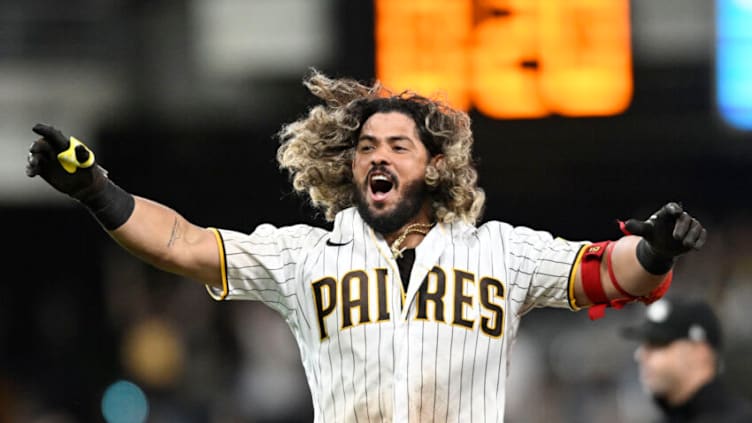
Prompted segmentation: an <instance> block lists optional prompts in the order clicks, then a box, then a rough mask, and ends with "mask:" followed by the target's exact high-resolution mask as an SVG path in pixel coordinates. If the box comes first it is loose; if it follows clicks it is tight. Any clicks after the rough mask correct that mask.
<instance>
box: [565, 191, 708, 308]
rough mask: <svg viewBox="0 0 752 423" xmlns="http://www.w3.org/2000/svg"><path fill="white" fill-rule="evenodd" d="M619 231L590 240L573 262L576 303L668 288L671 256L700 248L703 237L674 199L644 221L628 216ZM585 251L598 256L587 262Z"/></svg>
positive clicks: (645, 295) (647, 298) (650, 294)
mask: <svg viewBox="0 0 752 423" xmlns="http://www.w3.org/2000/svg"><path fill="white" fill-rule="evenodd" d="M623 230H624V231H625V232H626V233H628V234H629V235H626V236H624V237H622V238H620V239H619V240H617V241H614V242H612V243H601V244H595V246H594V247H591V249H586V251H585V254H584V256H583V259H582V260H580V261H579V262H578V266H579V268H578V269H577V274H576V276H575V287H574V294H575V301H576V302H577V305H578V306H588V305H592V304H609V303H610V304H611V305H618V304H620V303H621V304H623V303H624V302H628V301H634V300H640V301H643V302H646V303H649V302H651V301H654V300H655V299H657V298H658V297H660V296H661V295H663V293H665V289H667V288H668V283H669V282H670V274H669V272H670V271H671V269H672V268H673V265H674V263H675V262H676V260H677V258H678V257H679V256H680V255H683V254H685V253H687V252H689V251H692V250H698V249H700V247H702V245H703V244H704V243H705V240H706V238H707V231H706V229H705V228H704V227H703V226H702V225H701V224H700V222H699V221H698V220H697V219H695V218H693V217H692V216H690V215H689V214H688V213H687V212H685V211H684V210H683V208H682V207H681V206H680V205H679V204H677V203H668V204H666V205H665V206H663V207H662V208H661V209H660V210H658V211H657V212H656V213H655V214H653V215H652V216H650V218H649V219H647V220H645V221H640V220H637V219H630V220H628V221H627V222H625V223H623ZM593 249H595V250H598V249H602V250H598V251H592V250H593ZM588 254H590V257H595V256H597V255H598V254H600V255H599V256H598V257H599V258H598V259H597V261H596V262H591V263H590V265H588V264H587V263H588V262H587V260H588V257H589V256H588ZM593 263H595V265H597V268H594V267H592V266H593V265H594V264H593ZM589 266H591V267H590V269H591V271H588V267H589ZM592 269H597V275H596V274H595V273H594V272H595V270H592ZM598 278H600V280H598ZM599 286H600V287H601V289H602V291H599V290H598V287H599ZM591 316H593V314H591Z"/></svg>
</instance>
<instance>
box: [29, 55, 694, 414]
mask: <svg viewBox="0 0 752 423" xmlns="http://www.w3.org/2000/svg"><path fill="white" fill-rule="evenodd" d="M304 84H305V85H306V87H307V88H308V89H309V90H310V91H311V92H312V93H313V94H314V95H316V96H317V97H318V98H320V99H321V100H322V104H319V105H316V106H314V107H312V108H311V109H310V110H309V111H308V113H307V115H306V116H304V117H302V118H300V119H299V120H297V121H294V122H291V123H289V124H287V125H285V126H283V128H282V130H281V131H280V133H279V139H280V147H279V150H278V153H277V159H278V162H279V165H280V167H281V168H282V169H285V170H287V171H288V172H289V173H290V176H291V180H292V184H293V186H294V188H295V189H296V190H297V191H298V192H300V193H302V194H305V195H307V197H308V198H309V199H310V201H311V203H312V204H313V205H314V206H316V207H317V208H319V209H320V210H321V211H322V212H323V213H324V215H325V216H326V218H327V219H328V220H330V221H332V222H333V226H332V229H331V230H326V229H323V228H318V227H313V226H308V225H293V226H287V227H279V228H277V227H274V226H271V225H269V224H262V225H260V226H258V227H256V228H255V230H253V231H252V232H251V233H249V234H247V233H240V232H236V231H231V230H224V229H217V228H203V227H199V226H196V225H194V224H192V223H190V222H189V221H188V220H186V219H185V218H184V217H183V216H181V215H180V214H178V213H177V212H176V211H174V210H172V209H170V208H168V207H166V206H164V205H161V204H159V203H157V202H154V201H151V200H148V199H146V198H142V197H140V196H137V195H133V194H130V193H129V192H127V191H126V190H124V189H122V188H121V187H119V186H118V185H116V184H115V183H114V182H113V181H112V180H111V179H110V178H109V177H108V175H107V172H106V171H105V170H104V169H103V168H102V167H100V166H99V164H98V163H97V161H96V159H95V156H94V153H93V152H92V151H91V150H89V149H88V148H87V147H86V145H85V144H83V143H82V142H81V141H79V140H77V139H75V138H74V137H68V136H64V135H63V134H62V133H61V132H60V131H59V130H57V129H55V128H53V127H50V126H47V125H41V124H39V125H37V126H35V127H34V128H33V130H34V132H36V133H37V134H38V135H40V136H41V138H39V139H38V140H37V141H35V142H34V143H33V144H32V146H31V148H30V152H29V157H28V165H27V174H28V175H29V176H35V175H39V176H41V177H42V178H43V179H44V180H45V181H47V182H48V183H49V184H50V185H52V186H53V187H55V188H56V189H57V190H59V191H61V192H63V193H65V194H68V195H69V196H71V197H73V198H75V199H77V200H78V201H79V202H80V203H81V204H83V205H84V206H86V208H88V209H89V210H90V211H91V213H92V214H93V215H94V217H95V218H96V219H97V220H98V221H99V222H100V224H101V225H102V226H103V227H104V229H105V230H107V231H108V233H109V234H110V236H111V237H112V238H114V240H115V241H117V242H118V243H119V244H120V245H121V246H123V247H124V248H125V249H127V250H128V251H130V252H131V253H133V254H134V255H136V256H137V257H139V258H141V259H143V260H145V261H147V262H148V263H151V264H152V265H154V266H156V267H158V268H160V269H163V270H165V271H169V272H174V273H176V274H180V275H183V276H186V277H188V278H191V279H194V280H196V281H200V282H202V283H204V284H206V287H207V289H208V291H209V294H210V295H211V296H212V297H213V298H215V299H217V300H229V299H234V300H255V301H261V302H263V303H265V304H266V305H268V306H269V307H271V308H272V309H274V310H276V311H277V312H278V313H279V314H280V315H281V316H282V318H284V319H285V321H286V322H287V323H288V325H289V326H290V329H291V330H292V332H293V334H294V337H295V339H296V341H297V345H298V347H299V349H300V356H301V359H302V362H303V366H304V368H305V372H306V376H307V379H308V384H309V388H310V392H311V395H312V403H313V407H314V414H315V421H316V422H392V421H393V422H448V421H452V422H500V421H503V418H504V397H505V380H506V378H507V369H508V365H509V363H508V361H509V357H510V352H511V348H512V345H513V342H514V339H515V336H516V333H517V329H518V328H519V324H520V319H521V318H522V316H523V315H524V314H525V313H527V312H528V311H530V310H532V309H533V308H536V307H560V308H569V309H571V310H579V309H581V308H584V307H590V308H591V311H593V313H592V317H593V318H596V317H598V316H599V315H602V314H603V310H604V309H605V308H606V307H614V308H620V307H621V306H623V305H624V304H626V303H628V302H633V301H642V302H645V303H650V302H652V301H654V300H655V299H657V298H658V297H660V296H661V295H662V294H663V293H664V292H665V290H666V289H667V288H668V285H669V283H670V275H671V269H672V266H673V265H674V262H675V261H676V259H677V257H678V256H680V255H682V254H684V253H686V252H688V251H690V250H693V249H698V248H700V247H701V246H702V244H703V243H704V242H705V239H706V230H705V229H704V228H703V227H702V225H701V224H700V223H699V222H698V221H697V220H696V219H694V218H692V217H691V216H690V215H688V214H687V213H686V212H685V211H684V210H683V209H682V207H681V206H680V205H679V204H676V203H668V204H666V205H665V206H664V207H662V208H661V209H660V210H658V211H657V212H656V213H655V214H654V215H653V216H651V217H650V218H648V219H647V220H645V221H641V220H636V219H630V220H628V221H627V222H624V223H623V230H624V231H625V232H627V233H630V234H628V235H625V236H623V237H621V238H619V239H618V240H615V241H603V242H597V243H593V242H589V241H569V240H565V239H561V238H556V237H553V236H552V235H551V234H550V233H548V232H545V231H540V230H533V229H530V228H526V227H515V226H512V225H510V224H507V223H504V222H500V221H489V222H486V223H484V224H482V225H480V226H476V223H477V222H478V221H479V219H480V215H481V210H482V207H483V203H484V199H485V196H484V192H483V190H482V189H480V188H479V187H478V186H477V173H476V170H475V168H474V166H473V162H472V159H471V153H472V150H471V148H472V143H473V137H472V133H471V130H470V119H469V117H468V115H467V114H466V113H464V112H461V111H458V110H454V109H452V108H450V107H448V106H447V105H445V104H442V103H441V102H438V101H435V100H432V99H429V98H425V97H422V96H420V95H417V94H415V93H412V92H403V93H398V94H393V93H390V92H388V91H386V90H385V89H384V87H382V86H381V85H380V84H379V83H378V82H375V83H374V84H372V85H364V84H363V83H360V82H357V81H355V80H351V79H330V78H328V77H327V76H325V75H323V74H322V73H320V72H318V71H316V70H313V71H312V72H311V74H309V75H308V76H307V77H306V78H305V79H304ZM259 342H263V340H262V339H260V340H259Z"/></svg>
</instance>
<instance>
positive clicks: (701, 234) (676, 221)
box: [622, 202, 707, 275]
mask: <svg viewBox="0 0 752 423" xmlns="http://www.w3.org/2000/svg"><path fill="white" fill-rule="evenodd" d="M622 229H623V230H624V231H625V232H626V233H629V234H633V235H638V236H641V237H642V239H641V240H640V242H639V243H638V244H637V260H638V261H639V262H640V264H641V265H642V267H644V268H645V270H647V271H648V272H650V273H652V274H654V275H662V274H665V273H666V272H668V271H669V270H670V269H671V267H672V266H673V265H674V263H675V261H676V258H677V257H678V256H680V255H682V254H684V253H686V252H688V251H691V250H699V249H700V248H701V247H702V246H703V244H705V240H706V239H707V230H706V229H705V228H704V227H703V226H702V224H700V222H699V221H698V220H697V219H695V218H694V217H692V216H690V215H689V214H688V213H687V212H685V211H684V209H683V208H682V206H681V205H679V204H677V203H673V202H671V203H668V204H666V205H664V206H663V207H661V208H660V210H658V211H657V212H655V213H654V214H653V215H652V216H650V218H648V219H647V220H644V221H641V220H637V219H629V220H627V221H626V222H624V223H622Z"/></svg>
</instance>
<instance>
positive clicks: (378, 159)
mask: <svg viewBox="0 0 752 423" xmlns="http://www.w3.org/2000/svg"><path fill="white" fill-rule="evenodd" d="M388 163H389V153H388V149H387V148H385V147H384V146H377V147H375V148H374V150H373V152H372V153H371V164H373V165H384V164H388Z"/></svg>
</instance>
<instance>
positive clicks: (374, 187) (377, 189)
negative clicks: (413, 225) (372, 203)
mask: <svg viewBox="0 0 752 423" xmlns="http://www.w3.org/2000/svg"><path fill="white" fill-rule="evenodd" d="M394 185H395V184H394V180H393V179H392V177H391V176H390V175H388V174H385V173H381V172H379V173H376V172H374V173H372V174H371V175H370V177H369V178H368V188H369V189H370V191H371V196H372V197H373V199H374V200H376V201H381V200H383V199H384V198H386V196H387V195H388V194H389V192H390V191H392V189H393V188H394Z"/></svg>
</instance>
